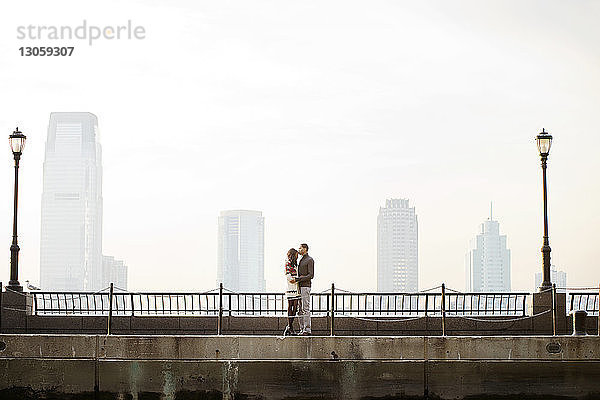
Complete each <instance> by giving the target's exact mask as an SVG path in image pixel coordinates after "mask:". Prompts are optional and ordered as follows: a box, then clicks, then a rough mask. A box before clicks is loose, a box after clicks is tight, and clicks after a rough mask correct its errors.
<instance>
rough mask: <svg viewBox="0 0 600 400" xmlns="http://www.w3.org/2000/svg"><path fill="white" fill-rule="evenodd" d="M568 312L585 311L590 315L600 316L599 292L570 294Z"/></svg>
mask: <svg viewBox="0 0 600 400" xmlns="http://www.w3.org/2000/svg"><path fill="white" fill-rule="evenodd" d="M567 304H568V305H569V309H568V312H569V313H570V312H572V311H578V310H583V311H587V313H588V315H594V316H596V315H598V292H597V291H596V292H569V293H568V298H567Z"/></svg>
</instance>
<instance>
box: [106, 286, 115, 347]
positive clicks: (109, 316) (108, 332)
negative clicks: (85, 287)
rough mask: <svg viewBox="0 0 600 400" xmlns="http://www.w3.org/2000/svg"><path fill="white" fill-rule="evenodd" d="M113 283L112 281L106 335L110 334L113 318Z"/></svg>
mask: <svg viewBox="0 0 600 400" xmlns="http://www.w3.org/2000/svg"><path fill="white" fill-rule="evenodd" d="M113 290H114V286H113V283H112V282H111V283H110V292H109V293H108V322H107V327H106V335H110V324H111V320H112V303H113Z"/></svg>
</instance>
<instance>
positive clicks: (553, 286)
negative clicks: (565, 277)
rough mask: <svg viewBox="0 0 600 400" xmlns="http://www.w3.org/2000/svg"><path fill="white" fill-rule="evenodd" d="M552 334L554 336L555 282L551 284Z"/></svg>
mask: <svg viewBox="0 0 600 400" xmlns="http://www.w3.org/2000/svg"><path fill="white" fill-rule="evenodd" d="M552 336H556V283H553V284H552Z"/></svg>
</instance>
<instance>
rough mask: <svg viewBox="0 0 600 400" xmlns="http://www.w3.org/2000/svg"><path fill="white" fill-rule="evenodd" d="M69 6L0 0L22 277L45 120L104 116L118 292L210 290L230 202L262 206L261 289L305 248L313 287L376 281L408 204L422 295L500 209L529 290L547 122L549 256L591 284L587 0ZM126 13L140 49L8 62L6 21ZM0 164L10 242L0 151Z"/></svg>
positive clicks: (453, 276)
mask: <svg viewBox="0 0 600 400" xmlns="http://www.w3.org/2000/svg"><path fill="white" fill-rule="evenodd" d="M67 3H68V6H65V7H56V6H54V5H53V4H50V3H47V2H42V1H36V0H33V1H32V2H28V3H23V4H21V3H15V4H14V5H13V6H12V7H11V9H10V10H7V12H6V13H2V14H1V15H0V26H1V27H3V28H2V29H5V30H6V31H5V33H6V34H5V35H3V36H2V37H3V38H4V39H3V40H2V41H0V51H3V52H4V53H5V54H10V55H14V57H13V56H10V57H8V58H7V60H6V62H5V63H3V64H2V66H0V70H1V71H2V74H1V76H3V77H5V78H4V79H3V80H2V92H3V94H4V96H3V98H1V99H0V109H1V110H2V114H1V115H0V131H4V132H5V134H6V135H8V134H10V133H11V132H12V131H13V130H14V129H15V126H19V128H20V130H21V131H23V133H24V134H26V135H27V146H26V148H25V151H24V153H23V155H22V158H21V161H20V170H19V171H20V172H19V174H20V175H19V246H20V247H21V252H20V261H19V270H20V274H19V278H20V280H21V281H24V280H30V281H31V282H32V283H37V282H39V260H40V225H41V216H40V198H41V194H42V182H43V174H42V171H43V169H42V165H43V159H44V142H45V135H46V129H47V124H48V115H49V113H50V112H53V111H65V112H68V111H92V112H94V113H95V114H96V115H97V116H98V117H99V118H100V120H101V126H102V149H103V162H104V168H103V178H104V185H103V196H104V221H103V230H104V235H103V248H104V252H105V253H106V254H111V255H115V256H117V257H118V258H123V259H125V260H126V261H127V262H126V264H127V266H128V267H129V271H130V275H129V276H130V282H129V286H130V289H131V290H135V291H142V290H163V289H164V290H166V289H174V290H210V289H213V288H214V287H215V282H216V279H217V275H216V265H217V254H216V251H215V249H216V248H217V237H216V235H215V216H216V215H218V213H219V211H220V210H224V209H239V208H245V209H255V210H261V211H262V212H263V213H264V215H265V216H267V218H268V225H267V227H266V231H265V279H266V281H267V289H268V290H273V291H282V290H283V289H284V282H283V279H282V277H281V273H280V264H281V259H282V258H283V257H284V256H285V252H286V250H287V249H289V248H290V247H297V246H298V245H299V244H300V243H302V242H306V243H308V244H309V246H310V252H311V255H312V256H313V257H314V258H315V261H316V264H315V279H314V282H313V284H314V288H315V290H325V289H327V288H328V287H329V285H330V284H331V282H335V283H336V286H339V287H340V288H342V289H347V290H356V291H361V290H376V287H377V276H376V272H375V271H376V259H377V240H376V237H375V232H376V217H377V210H378V207H379V205H380V204H381V202H382V199H386V198H397V197H405V198H410V200H411V204H415V205H417V207H418V212H419V229H420V231H419V286H420V287H421V288H429V287H434V286H438V285H439V284H440V283H441V282H445V283H446V285H447V286H448V287H451V288H455V289H458V290H461V289H464V286H465V282H464V273H463V271H464V253H465V250H466V249H465V246H466V244H467V243H468V241H469V239H471V237H472V236H473V233H474V232H473V228H474V227H477V226H478V224H479V223H480V222H481V221H482V220H483V219H485V218H486V216H487V215H488V205H489V203H488V202H489V200H490V199H494V202H495V204H497V209H498V212H496V213H495V214H496V215H495V218H497V219H498V220H500V221H502V230H503V232H505V233H506V234H507V235H508V238H509V248H510V250H511V259H512V266H513V268H512V271H513V274H512V289H513V290H516V291H518V290H527V291H529V290H531V285H532V277H533V276H534V274H535V273H536V272H540V271H541V268H542V262H541V252H540V248H541V245H542V235H543V224H542V215H543V214H542V192H541V187H542V182H541V169H540V159H539V154H538V151H537V148H536V144H535V141H534V137H535V136H536V135H537V134H538V133H539V132H541V130H542V128H545V129H546V130H547V131H549V132H550V133H551V134H552V135H553V136H554V142H553V145H552V150H551V152H550V155H549V158H548V207H549V209H548V211H549V229H550V246H551V247H552V253H551V257H552V260H551V261H552V263H553V264H555V265H558V266H561V267H562V268H564V269H566V272H567V273H568V278H569V284H570V285H572V286H584V287H588V286H590V285H591V283H592V282H598V281H600V268H598V267H599V266H598V263H597V257H596V255H595V254H596V247H597V246H596V243H598V241H599V238H598V232H596V231H597V230H596V228H595V227H596V226H598V224H600V215H598V213H597V212H596V208H597V204H598V203H600V187H599V185H597V184H596V183H595V180H594V179H591V180H590V178H589V177H588V176H587V175H588V174H587V173H582V171H594V170H596V169H597V168H599V167H600V160H599V159H598V157H595V156H594V155H593V154H590V153H588V152H585V151H584V150H587V149H594V148H596V147H597V146H598V145H600V135H598V134H597V133H596V132H595V129H594V127H595V125H596V115H597V109H598V106H599V104H600V76H599V75H598V73H597V70H598V68H597V66H598V65H599V63H600V50H599V49H598V47H597V45H596V42H595V38H596V37H597V36H598V34H600V26H598V24H597V18H596V16H597V15H598V13H599V7H600V5H598V4H597V3H595V2H588V1H583V2H577V3H567V2H559V1H553V0H549V1H548V2H545V3H544V5H543V6H539V3H538V6H536V5H535V4H533V3H529V2H526V3H519V4H516V3H510V4H509V3H506V2H503V1H494V0H492V1H489V2H485V4H484V3H481V2H475V1H462V0H459V1H458V2H456V3H453V4H449V3H447V2H443V1H436V0H433V1H431V2H426V3H423V2H417V1H407V2H401V3H392V2H379V1H376V2H373V3H370V4H369V6H368V7H364V6H363V5H360V4H358V3H355V2H341V1H331V0H325V1H322V2H319V3H318V5H317V4H315V3H311V2H302V3H294V4H293V5H289V4H286V5H283V4H279V3H278V4H273V3H270V2H263V1H258V2H257V3H255V6H254V7H247V6H246V5H244V3H242V2H239V1H235V0H234V1H233V2H232V3H227V4H225V3H222V2H214V1H207V2H202V3H194V2H183V1H179V0H174V1H171V2H164V1H160V0H159V1H146V0H140V1H138V2H136V3H135V5H133V4H130V3H127V4H124V3H122V2H116V1H112V0H107V1H105V2H102V3H89V4H87V3H86V4H83V3H81V4H80V3H77V2H67ZM67 3H65V4H67ZM58 10H60V11H61V12H60V14H59V13H58V12H57V11H58ZM122 14H129V15H135V18H134V20H135V21H134V23H135V24H136V25H139V26H144V27H145V29H146V38H145V39H144V40H136V41H112V42H111V41H106V40H105V41H102V42H100V41H99V42H97V43H94V45H93V46H87V45H84V44H77V48H76V51H75V52H74V55H73V56H72V57H20V56H17V55H15V54H17V52H16V49H18V48H19V47H21V46H23V45H26V44H25V43H24V42H23V41H20V40H18V39H17V38H15V37H14V36H15V34H14V32H15V28H16V27H17V26H20V25H27V24H29V23H31V24H35V25H57V26H58V25H75V24H78V23H81V19H82V18H81V16H82V15H93V16H94V17H93V18H89V21H88V22H89V24H90V25H91V24H93V25H97V26H108V25H111V24H112V25H115V24H120V23H121V22H122V21H121V20H119V18H115V15H122ZM24 16H27V18H26V19H29V20H30V21H28V20H23V18H24ZM507 21H510V23H507ZM185 49H194V51H189V52H188V51H185ZM115 59H118V60H122V62H120V63H114V60H115ZM166 59H168V60H169V62H168V63H165V62H163V61H164V60H166ZM41 71H43V73H41ZM32 94H34V95H32ZM5 159H6V162H5V167H4V168H2V169H0V185H2V187H5V188H6V190H5V193H6V195H5V196H4V201H2V202H0V226H5V229H3V230H0V239H2V240H0V242H4V243H7V246H6V247H7V248H8V244H10V242H11V231H10V226H11V223H12V221H11V219H12V217H11V216H12V200H11V198H10V193H11V192H12V189H11V188H12V185H13V179H14V177H13V169H12V165H13V164H12V155H11V154H10V150H9V149H8V146H7V145H6V144H5ZM7 252H8V250H7ZM0 280H2V282H7V281H8V271H7V270H6V269H4V270H3V271H2V272H1V273H0ZM594 285H595V284H594Z"/></svg>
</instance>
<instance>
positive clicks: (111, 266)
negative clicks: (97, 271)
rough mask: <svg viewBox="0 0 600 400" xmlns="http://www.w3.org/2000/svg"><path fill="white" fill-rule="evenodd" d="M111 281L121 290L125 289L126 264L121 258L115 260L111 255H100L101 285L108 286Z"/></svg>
mask: <svg viewBox="0 0 600 400" xmlns="http://www.w3.org/2000/svg"><path fill="white" fill-rule="evenodd" d="M111 283H113V284H114V286H115V287H117V288H118V289H121V290H127V265H125V262H124V261H123V260H117V259H115V258H114V257H113V256H104V255H103V256H102V287H103V288H104V287H108V286H110V284H111Z"/></svg>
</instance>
